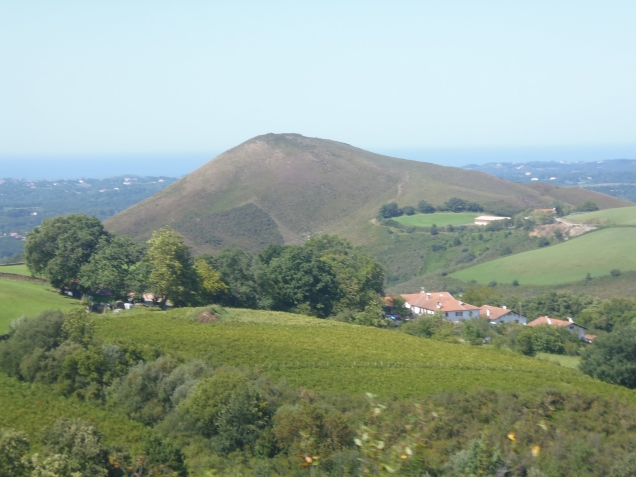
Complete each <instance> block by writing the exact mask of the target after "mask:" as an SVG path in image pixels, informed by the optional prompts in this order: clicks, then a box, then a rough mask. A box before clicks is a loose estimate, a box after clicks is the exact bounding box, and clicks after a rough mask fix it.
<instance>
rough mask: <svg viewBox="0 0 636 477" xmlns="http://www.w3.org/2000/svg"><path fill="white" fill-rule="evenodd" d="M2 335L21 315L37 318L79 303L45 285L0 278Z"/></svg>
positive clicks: (0, 324)
mask: <svg viewBox="0 0 636 477" xmlns="http://www.w3.org/2000/svg"><path fill="white" fill-rule="evenodd" d="M0 303H1V306H0V334H4V333H6V332H7V331H8V330H9V323H11V321H13V320H15V319H16V318H18V317H20V316H21V315H26V316H35V315H37V314H38V313H40V312H41V311H44V310H48V309H55V310H67V309H69V308H72V307H74V306H79V301H77V300H74V299H72V298H68V297H65V296H63V295H60V293H59V291H57V290H53V289H52V288H50V287H48V286H47V285H46V284H45V283H38V282H32V281H29V280H10V279H4V278H0Z"/></svg>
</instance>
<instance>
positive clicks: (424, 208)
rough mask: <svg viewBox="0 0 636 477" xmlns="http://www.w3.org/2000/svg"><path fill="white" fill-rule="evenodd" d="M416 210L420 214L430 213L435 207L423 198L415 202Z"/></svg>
mask: <svg viewBox="0 0 636 477" xmlns="http://www.w3.org/2000/svg"><path fill="white" fill-rule="evenodd" d="M417 210H419V211H420V213H422V214H432V213H434V212H435V207H433V206H432V205H431V204H429V203H428V202H426V201H425V200H420V201H419V202H418V203H417Z"/></svg>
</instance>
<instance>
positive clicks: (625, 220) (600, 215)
mask: <svg viewBox="0 0 636 477" xmlns="http://www.w3.org/2000/svg"><path fill="white" fill-rule="evenodd" d="M564 218H565V220H568V221H570V222H574V223H581V224H600V225H636V207H624V208H623V207H621V208H619V209H607V210H598V211H596V212H589V213H587V214H576V215H570V216H568V217H564Z"/></svg>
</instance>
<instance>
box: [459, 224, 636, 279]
mask: <svg viewBox="0 0 636 477" xmlns="http://www.w3.org/2000/svg"><path fill="white" fill-rule="evenodd" d="M634 244H636V228H631V227H630V228H608V229H603V230H598V231H595V232H591V233H587V234H585V235H583V236H581V237H577V238H574V239H571V240H569V241H567V242H563V243H560V244H557V245H553V246H551V247H546V248H540V249H537V250H531V251H528V252H523V253H518V254H515V255H510V256H508V257H504V258H500V259H497V260H492V261H490V262H485V263H481V264H479V265H475V266H473V267H469V268H466V269H464V270H460V271H458V272H455V273H452V274H451V276H452V277H453V278H457V279H459V280H463V281H466V282H468V281H471V280H475V281H476V282H478V283H490V282H492V281H496V282H499V283H512V282H513V281H514V280H518V281H519V283H520V284H522V285H558V284H562V283H568V282H574V281H579V280H583V279H585V277H586V275H587V274H588V273H590V274H591V275H592V276H593V277H598V276H602V275H609V273H610V271H611V270H613V269H619V270H621V271H628V270H636V254H634Z"/></svg>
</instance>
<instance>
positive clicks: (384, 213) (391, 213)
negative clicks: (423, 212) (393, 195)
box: [379, 202, 402, 219]
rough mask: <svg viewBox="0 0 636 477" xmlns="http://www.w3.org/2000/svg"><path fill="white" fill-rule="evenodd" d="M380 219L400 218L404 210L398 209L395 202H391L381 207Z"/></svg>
mask: <svg viewBox="0 0 636 477" xmlns="http://www.w3.org/2000/svg"><path fill="white" fill-rule="evenodd" d="M379 215H380V217H383V218H385V219H390V218H391V217H399V216H400V215H402V209H400V208H399V207H398V205H397V204H396V203H395V202H389V203H388V204H384V205H383V206H382V207H380V212H379Z"/></svg>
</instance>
